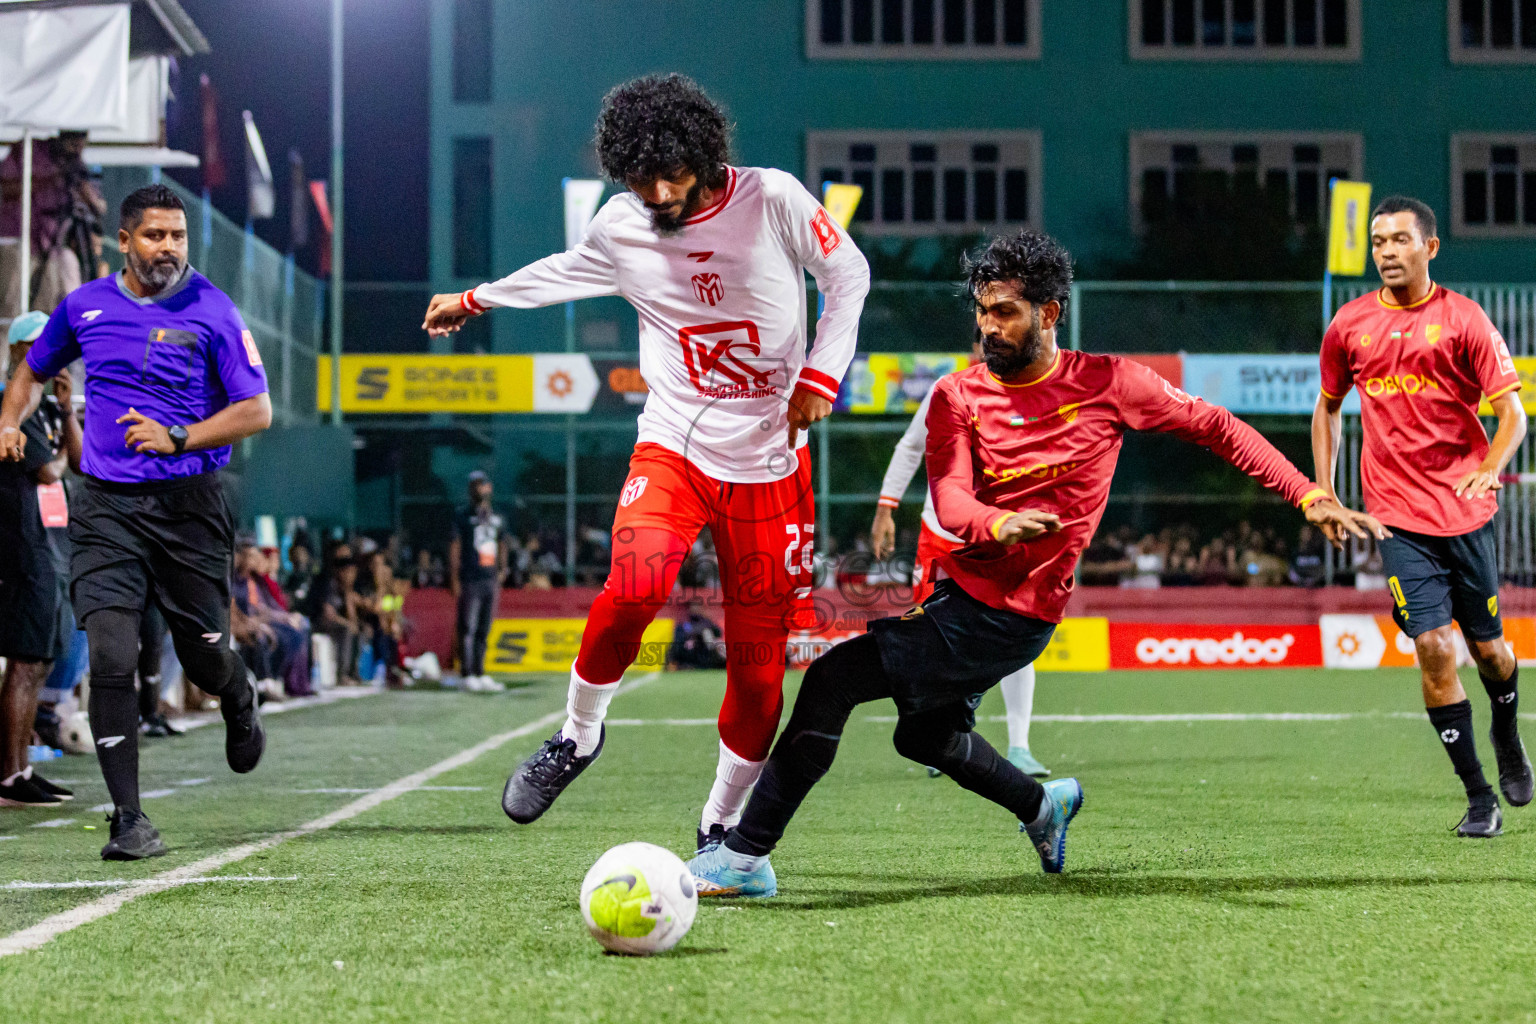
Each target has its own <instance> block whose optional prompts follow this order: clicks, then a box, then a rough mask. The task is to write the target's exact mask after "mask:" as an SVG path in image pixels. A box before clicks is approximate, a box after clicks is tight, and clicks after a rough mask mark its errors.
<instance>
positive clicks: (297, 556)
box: [283, 540, 315, 608]
mask: <svg viewBox="0 0 1536 1024" xmlns="http://www.w3.org/2000/svg"><path fill="white" fill-rule="evenodd" d="M288 564H289V565H291V566H292V568H291V569H289V570H288V575H286V576H284V577H283V591H284V593H286V594H287V595H288V603H289V605H290V606H292V607H294V608H308V607H309V588H310V587H312V586H313V585H314V582H315V559H314V554H313V553H312V552H311V551H310V550H309V545H308V544H306V543H303V542H301V541H297V540H296V541H294V542H293V545H292V546H291V547H290V548H289V549H288Z"/></svg>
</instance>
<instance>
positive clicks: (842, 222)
mask: <svg viewBox="0 0 1536 1024" xmlns="http://www.w3.org/2000/svg"><path fill="white" fill-rule="evenodd" d="M822 192H823V195H822V197H821V205H823V206H825V207H826V208H827V212H828V213H830V214H831V215H832V219H833V220H835V221H837V224H838V227H840V228H842V229H843V230H844V231H847V230H848V222H849V221H851V220H853V211H854V210H857V209H858V208H859V200H860V199H863V198H864V189H863V188H861V187H860V186H858V185H840V184H838V183H837V182H833V181H829V182H826V183H825V184H824V185H822Z"/></svg>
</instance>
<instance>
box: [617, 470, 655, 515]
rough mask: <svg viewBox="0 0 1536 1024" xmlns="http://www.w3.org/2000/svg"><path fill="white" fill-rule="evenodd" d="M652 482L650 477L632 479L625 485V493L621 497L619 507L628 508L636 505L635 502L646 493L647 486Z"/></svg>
mask: <svg viewBox="0 0 1536 1024" xmlns="http://www.w3.org/2000/svg"><path fill="white" fill-rule="evenodd" d="M650 482H651V478H650V477H648V476H636V477H631V478H630V480H629V482H628V483H626V484H625V485H624V491H623V493H622V494H620V495H619V507H620V508H628V507H629V506H630V505H632V504H634V502H635V500H636V499H637V498H639V497H640V495H642V494H644V493H645V485H646V484H648V483H650Z"/></svg>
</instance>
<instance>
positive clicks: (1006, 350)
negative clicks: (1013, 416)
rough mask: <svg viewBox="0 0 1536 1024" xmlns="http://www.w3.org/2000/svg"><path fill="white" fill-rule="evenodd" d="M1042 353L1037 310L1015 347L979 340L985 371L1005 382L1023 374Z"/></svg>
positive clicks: (1042, 344)
mask: <svg viewBox="0 0 1536 1024" xmlns="http://www.w3.org/2000/svg"><path fill="white" fill-rule="evenodd" d="M1044 351H1045V339H1044V338H1042V337H1041V336H1040V311H1039V310H1038V309H1036V310H1034V311H1032V312H1031V314H1030V317H1029V326H1028V327H1026V328H1024V337H1023V338H1022V339H1020V341H1019V343H1018V344H1017V345H1010V344H1008V342H1006V341H1003V340H1002V339H997V340H993V339H992V338H989V337H983V338H982V339H981V352H982V355H983V356H984V357H985V358H986V360H987V369H988V370H990V371H992V375H993V376H994V377H1002V378H1004V379H1005V380H1006V379H1007V378H1009V377H1016V376H1018V375H1019V374H1021V373H1023V372H1024V370H1025V369H1026V368H1028V366H1029V364H1031V363H1033V362H1034V361H1035V360H1036V359H1039V358H1040V354H1041V353H1042V352H1044Z"/></svg>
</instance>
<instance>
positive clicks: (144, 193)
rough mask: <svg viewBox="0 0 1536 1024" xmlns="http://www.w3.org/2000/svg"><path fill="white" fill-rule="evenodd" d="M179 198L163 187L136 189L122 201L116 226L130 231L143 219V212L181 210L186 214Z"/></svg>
mask: <svg viewBox="0 0 1536 1024" xmlns="http://www.w3.org/2000/svg"><path fill="white" fill-rule="evenodd" d="M186 209H187V208H186V206H185V205H183V204H182V201H181V197H180V196H178V195H177V194H176V193H175V192H172V191H171V190H170V189H169V188H167V187H166V186H164V185H145V186H144V187H143V188H136V189H134V190H133V191H132V192H129V193H128V195H127V196H126V197H125V198H124V199H123V205H122V207H121V209H120V211H119V213H118V226H119V227H120V228H122V229H123V230H124V231H130V232H131V231H132V230H133V229H134V228H136V227H138V226H139V222H140V221H141V220H143V219H144V211H145V210H181V211H182V212H186Z"/></svg>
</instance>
